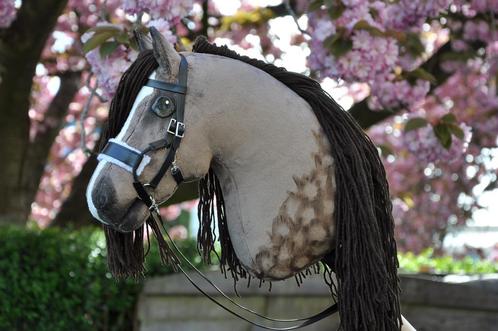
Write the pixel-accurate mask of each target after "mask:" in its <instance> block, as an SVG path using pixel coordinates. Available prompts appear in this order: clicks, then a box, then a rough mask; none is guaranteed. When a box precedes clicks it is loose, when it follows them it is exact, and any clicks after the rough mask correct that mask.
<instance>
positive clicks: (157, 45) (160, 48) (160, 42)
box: [150, 27, 181, 75]
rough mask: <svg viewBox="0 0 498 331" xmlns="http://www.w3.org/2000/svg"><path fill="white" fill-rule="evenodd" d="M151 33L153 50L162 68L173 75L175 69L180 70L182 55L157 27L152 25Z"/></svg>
mask: <svg viewBox="0 0 498 331" xmlns="http://www.w3.org/2000/svg"><path fill="white" fill-rule="evenodd" d="M150 35H151V37H152V51H153V52H154V57H155V58H156V61H157V63H159V67H160V69H162V70H164V71H165V73H166V74H168V75H173V74H174V73H175V72H174V70H178V66H179V65H180V60H181V59H180V55H179V54H178V52H177V51H176V50H175V47H174V46H173V45H172V44H171V43H170V42H169V41H167V40H166V38H164V36H163V35H162V34H161V33H160V32H159V31H158V30H157V29H156V28H155V27H150Z"/></svg>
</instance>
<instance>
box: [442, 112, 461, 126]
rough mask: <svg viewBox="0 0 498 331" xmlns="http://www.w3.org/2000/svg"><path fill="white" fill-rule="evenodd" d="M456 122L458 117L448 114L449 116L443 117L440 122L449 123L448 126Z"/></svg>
mask: <svg viewBox="0 0 498 331" xmlns="http://www.w3.org/2000/svg"><path fill="white" fill-rule="evenodd" d="M456 121H457V119H456V116H455V115H454V114H452V113H448V114H446V115H444V116H443V117H441V120H440V122H443V123H448V124H451V123H456Z"/></svg>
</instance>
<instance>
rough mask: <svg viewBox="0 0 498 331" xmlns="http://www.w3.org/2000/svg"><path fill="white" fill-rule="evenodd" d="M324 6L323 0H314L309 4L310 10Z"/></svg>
mask: <svg viewBox="0 0 498 331" xmlns="http://www.w3.org/2000/svg"><path fill="white" fill-rule="evenodd" d="M321 6H323V0H314V1H312V2H311V3H310V4H309V6H308V11H315V10H318V9H320V7H321Z"/></svg>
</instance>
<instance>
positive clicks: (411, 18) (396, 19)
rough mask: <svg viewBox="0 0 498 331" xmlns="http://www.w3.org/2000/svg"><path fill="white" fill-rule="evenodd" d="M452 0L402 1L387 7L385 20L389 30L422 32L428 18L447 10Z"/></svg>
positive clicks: (384, 15) (394, 2) (384, 14)
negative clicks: (415, 30) (421, 29)
mask: <svg viewBox="0 0 498 331" xmlns="http://www.w3.org/2000/svg"><path fill="white" fill-rule="evenodd" d="M451 3H452V1H451V0H400V1H393V3H392V4H391V5H387V6H386V7H385V12H384V13H383V18H384V19H385V26H386V27H387V28H388V29H395V30H410V29H417V30H420V28H421V27H422V24H423V23H424V22H425V21H426V20H427V18H428V17H435V16H437V15H438V14H439V13H440V12H441V11H443V10H446V9H447V8H448V7H449V5H450V4H451Z"/></svg>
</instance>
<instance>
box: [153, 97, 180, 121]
mask: <svg viewBox="0 0 498 331" xmlns="http://www.w3.org/2000/svg"><path fill="white" fill-rule="evenodd" d="M174 111H175V102H174V101H173V99H172V98H170V97H168V96H162V97H159V98H157V99H156V101H154V104H153V105H152V112H154V114H156V115H157V116H159V117H168V116H171V114H173V112H174Z"/></svg>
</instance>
